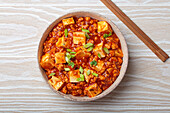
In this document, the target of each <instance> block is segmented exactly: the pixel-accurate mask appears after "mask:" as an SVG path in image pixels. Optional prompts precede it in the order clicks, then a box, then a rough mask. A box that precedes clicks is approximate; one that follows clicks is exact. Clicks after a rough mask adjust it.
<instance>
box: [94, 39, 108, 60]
mask: <svg viewBox="0 0 170 113" xmlns="http://www.w3.org/2000/svg"><path fill="white" fill-rule="evenodd" d="M93 52H94V55H96V56H98V54H100V55H101V57H105V53H104V51H103V42H101V43H99V44H97V45H96V46H95V48H94V49H93Z"/></svg>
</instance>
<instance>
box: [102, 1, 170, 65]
mask: <svg viewBox="0 0 170 113" xmlns="http://www.w3.org/2000/svg"><path fill="white" fill-rule="evenodd" d="M101 1H102V2H103V3H104V4H105V5H106V6H107V7H108V8H109V9H110V10H111V11H112V12H113V13H114V14H115V15H116V16H117V17H118V18H119V19H120V20H121V21H122V22H123V23H124V24H125V25H126V26H127V27H128V28H129V29H130V30H131V31H132V32H133V33H134V34H135V35H136V36H137V37H138V38H139V39H140V40H141V41H143V43H144V44H145V45H146V46H148V47H149V48H150V49H151V50H152V52H153V53H155V55H157V57H158V58H159V59H161V60H162V61H163V62H165V61H166V60H167V59H168V58H169V56H168V55H167V54H166V53H165V52H164V51H163V50H162V49H161V48H160V47H159V46H158V45H156V44H155V43H154V42H153V41H152V40H151V39H150V38H149V37H148V36H147V35H146V34H145V33H144V32H143V31H142V30H141V29H140V28H139V27H138V26H137V25H136V24H135V23H134V22H133V21H132V20H131V19H130V18H129V17H128V16H127V15H126V14H125V13H123V11H122V10H121V9H120V8H119V7H118V6H116V5H115V4H114V3H113V2H112V1H111V0H101Z"/></svg>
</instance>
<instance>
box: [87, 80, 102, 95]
mask: <svg viewBox="0 0 170 113" xmlns="http://www.w3.org/2000/svg"><path fill="white" fill-rule="evenodd" d="M85 90H86V91H87V95H88V96H89V97H95V96H96V95H98V94H100V93H101V92H102V90H101V89H100V88H99V86H98V85H97V83H94V84H92V85H90V86H89V87H87V88H86V89H85Z"/></svg>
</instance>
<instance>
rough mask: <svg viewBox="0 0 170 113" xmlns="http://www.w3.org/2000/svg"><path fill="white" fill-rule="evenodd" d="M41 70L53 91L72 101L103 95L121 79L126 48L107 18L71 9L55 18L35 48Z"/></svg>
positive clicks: (121, 36)
mask: <svg viewBox="0 0 170 113" xmlns="http://www.w3.org/2000/svg"><path fill="white" fill-rule="evenodd" d="M38 64H39V68H40V71H41V73H42V75H43V77H44V78H45V80H46V81H47V83H48V84H49V86H50V87H51V88H52V90H53V91H54V92H56V93H57V94H59V95H61V96H63V97H64V98H67V99H69V100H73V101H92V100H96V99H99V98H101V97H104V96H105V95H107V94H108V93H110V92H111V91H112V90H113V89H115V88H116V87H117V85H118V84H119V83H120V82H121V80H122V78H123V77H124V75H125V72H126V68H127V65H128V49H127V44H126V41H125V39H124V37H123V35H122V34H121V32H120V30H119V29H118V28H117V27H116V25H115V24H113V23H112V22H111V21H110V20H109V19H107V18H105V17H104V16H102V15H99V14H96V13H91V12H73V13H69V14H66V15H64V16H62V17H60V18H58V19H56V20H55V21H54V22H53V23H52V24H51V25H50V26H49V27H48V28H47V29H46V31H45V32H44V34H43V36H42V38H41V40H40V43H39V48H38Z"/></svg>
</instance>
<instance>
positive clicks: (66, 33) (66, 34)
mask: <svg viewBox="0 0 170 113" xmlns="http://www.w3.org/2000/svg"><path fill="white" fill-rule="evenodd" d="M64 34H65V37H67V36H68V29H65V30H64Z"/></svg>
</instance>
